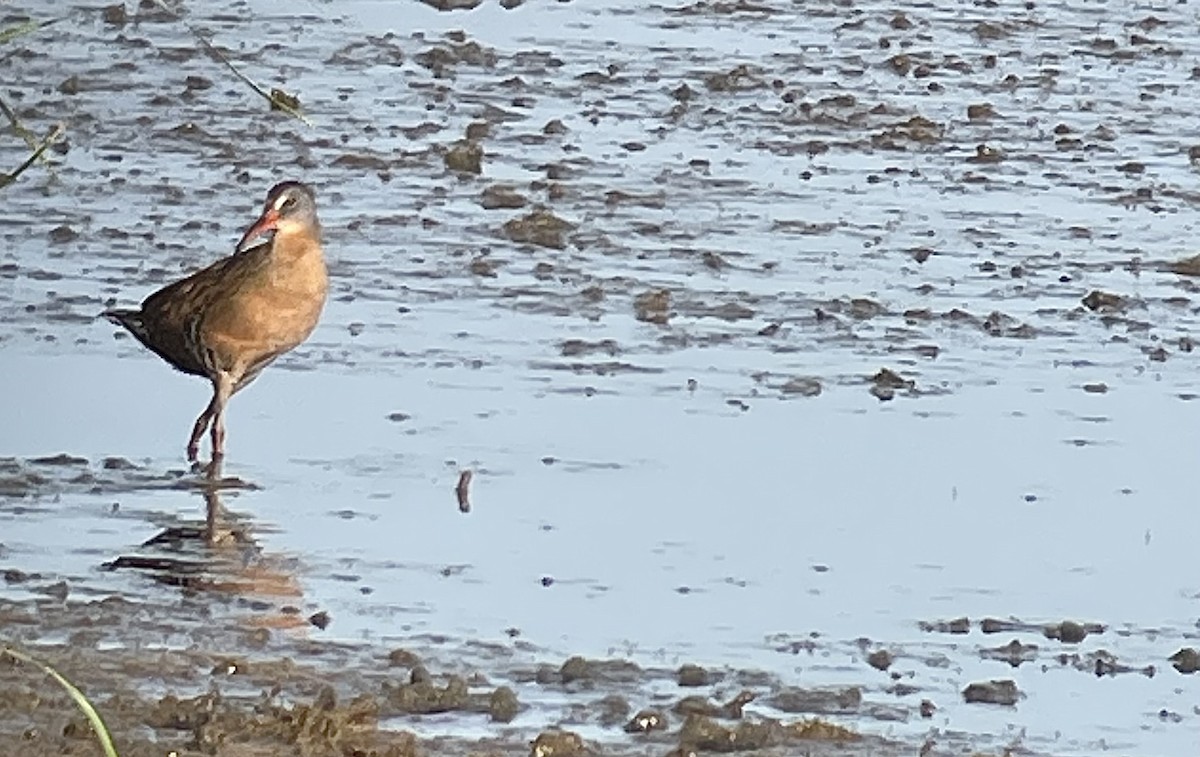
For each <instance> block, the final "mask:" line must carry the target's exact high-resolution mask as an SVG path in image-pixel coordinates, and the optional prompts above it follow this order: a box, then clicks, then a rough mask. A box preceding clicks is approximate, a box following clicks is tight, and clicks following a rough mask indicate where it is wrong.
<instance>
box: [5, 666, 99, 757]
mask: <svg viewBox="0 0 1200 757" xmlns="http://www.w3.org/2000/svg"><path fill="white" fill-rule="evenodd" d="M0 653H3V654H8V655H12V656H13V657H15V658H17V659H18V660H20V661H21V662H27V663H29V664H30V665H36V666H37V667H39V668H41V669H42V671H43V672H45V674H46V675H48V676H50V677H51V678H53V679H54V680H55V681H58V685H59V686H62V687H63V688H64V689H65V690H66V692H67V693H68V694H70V695H71V699H74V700H75V704H76V705H78V706H79V709H80V710H83V714H84V715H86V716H87V719H88V722H89V723H91V724H92V730H93V731H95V732H96V740H97V741H99V742H100V747H101V748H102V749H103V750H104V755H105V757H120V755H119V754H117V747H116V746H115V745H114V744H113V740H112V735H111V734H110V733H109V732H108V726H106V725H104V720H103V719H102V718H101V717H100V713H98V712H96V708H95V707H93V706H92V703H91V702H90V701H88V698H87V696H86V695H85V694H84V693H83V692H82V691H80V690H79V687H77V686H76V685H75V684H73V683H71V682H70V681H68V680H67V679H66V678H65V677H64V676H63V675H62V674H61V673H59V672H58V671H57V670H55V669H54V668H52V667H51V666H50V664H49V663H46V662H42V661H41V660H39V659H37V658H36V657H32V656H30V655H27V654H25V653H24V652H20V651H18V650H16V649H13V648H12V647H8V646H5V647H0Z"/></svg>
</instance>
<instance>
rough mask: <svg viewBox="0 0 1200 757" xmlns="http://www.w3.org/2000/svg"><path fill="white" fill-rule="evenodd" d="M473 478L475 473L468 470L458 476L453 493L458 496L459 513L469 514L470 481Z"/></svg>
mask: <svg viewBox="0 0 1200 757" xmlns="http://www.w3.org/2000/svg"><path fill="white" fill-rule="evenodd" d="M474 476H475V473H474V472H473V471H471V470H469V469H468V470H465V471H463V472H462V473H459V474H458V486H456V487H454V493H455V494H456V495H458V510H459V512H464V513H469V512H471V479H472V478H474Z"/></svg>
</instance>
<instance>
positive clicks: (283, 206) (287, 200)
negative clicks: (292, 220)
mask: <svg viewBox="0 0 1200 757" xmlns="http://www.w3.org/2000/svg"><path fill="white" fill-rule="evenodd" d="M294 207H296V198H295V197H292V196H291V195H288V196H286V197H284V198H282V199H281V200H280V201H279V202H277V203H276V204H275V209H276V210H278V211H279V212H280V213H286V212H288V211H289V210H291V209H292V208H294Z"/></svg>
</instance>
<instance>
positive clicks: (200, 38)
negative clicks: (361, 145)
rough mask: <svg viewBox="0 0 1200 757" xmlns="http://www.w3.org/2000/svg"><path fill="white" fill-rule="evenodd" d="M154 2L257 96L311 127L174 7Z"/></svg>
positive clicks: (299, 113)
mask: <svg viewBox="0 0 1200 757" xmlns="http://www.w3.org/2000/svg"><path fill="white" fill-rule="evenodd" d="M154 2H155V4H156V5H158V7H160V8H162V9H163V10H165V11H166V12H167V13H170V14H171V15H172V16H174V17H175V19H176V20H177V21H179V23H181V24H183V26H184V28H186V29H187V30H188V31H189V32H191V33H192V36H193V37H195V38H196V41H197V42H199V43H200V44H201V46H203V47H204V49H205V50H207V51H208V53H209V55H211V56H213V57H214V58H216V59H217V60H218V61H220V62H221V63H224V64H225V66H226V67H227V68H228V69H229V70H230V71H232V72H233V75H234V76H236V77H237V78H239V79H241V80H242V82H243V83H245V84H246V86H248V87H250V89H252V90H254V92H255V93H256V94H258V96H259V97H262V98H264V99H265V100H266V101H267V102H269V103H270V104H271V107H272V108H278V109H279V110H282V111H283V112H284V113H287V114H288V115H289V116H291V117H292V118H295V119H297V120H298V121H300V122H301V123H303V124H304V125H305V126H307V127H309V128H312V121H309V120H308V118H306V117H305V116H304V114H303V113H301V112H300V111H299V110H298V109H296V108H295V107H293V106H292V105H291V104H290V103H288V102H286V101H285V100H284V99H283V98H282V97H277V96H276V95H275V93H273V92H268V91H267V90H265V89H263V88H262V86H260V85H259V84H258V82H256V81H254V80H253V79H251V78H250V77H249V76H246V75H245V74H243V73H242V72H241V71H240V70H239V69H238V67H237V66H235V65H233V61H231V60H229V58H228V57H226V56H225V53H223V52H221V51H220V50H218V49H217V48H216V47H215V46H214V45H213V44H212V43H211V42H209V41H208V40H207V39H205V38H204V35H203V34H201V33H200V32H199V31H197V29H196V28H195V27H194V26H192V25H191V24H189V23H188V22H186V21H184V20H183V18H182V17H181V16H180V15H179V11H177V10H175V9H174V8H172V7H171V6H169V5H167V4H166V3H165V2H164V1H163V0H154Z"/></svg>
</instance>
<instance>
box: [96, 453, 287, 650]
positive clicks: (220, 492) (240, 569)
mask: <svg viewBox="0 0 1200 757" xmlns="http://www.w3.org/2000/svg"><path fill="white" fill-rule="evenodd" d="M193 486H194V488H195V490H196V491H197V492H198V493H199V494H200V495H201V497H202V498H203V500H204V521H203V523H201V522H199V521H196V522H194V523H189V522H187V521H182V522H180V523H178V524H177V525H172V526H168V527H166V528H164V529H163V530H162V531H161V532H159V533H158V534H156V535H155V536H153V537H151V538H150V539H148V540H146V541H145V542H143V543H142V545H141V550H139V552H140V554H134V555H122V556H120V557H118V558H117V559H115V560H113V561H112V562H109V563H107V564H106V565H105V566H104V567H105V568H107V569H110V570H118V569H125V570H136V571H141V572H143V573H144V574H145V575H147V576H148V577H150V578H152V579H153V580H155V581H157V582H158V583H161V584H166V585H169V586H175V587H178V588H179V589H180V590H181V591H182V592H183V593H184V594H185V595H187V596H189V597H192V598H211V599H212V600H213V601H214V602H231V603H233V605H234V606H233V608H232V609H233V610H234V611H235V612H237V611H239V610H244V611H245V612H246V613H247V615H246V617H244V618H242V620H243V621H244V622H245V623H246V624H247V625H250V626H254V627H265V628H297V627H303V626H307V625H308V624H309V623H310V620H308V619H306V618H305V615H304V613H302V612H301V602H302V601H303V591H302V589H301V586H300V581H299V579H298V578H297V573H298V572H299V569H300V565H299V563H298V561H297V560H296V559H294V558H291V557H288V556H286V555H283V554H280V553H271V552H268V551H266V550H264V549H263V547H262V546H261V545H260V544H259V542H258V540H257V539H256V538H255V537H254V534H253V526H254V524H253V522H252V521H251V520H250V518H249V517H248V516H246V515H245V514H240V513H234V512H231V511H230V510H228V509H227V508H226V506H225V501H224V497H225V495H226V494H227V493H228V494H232V495H233V496H234V497H237V496H241V495H244V494H245V493H247V492H249V491H252V490H253V489H256V488H257V487H255V486H254V485H252V484H248V483H247V482H245V481H243V480H242V479H239V478H226V477H224V476H223V475H222V470H221V465H220V463H219V462H214V463H212V464H210V465H208V466H205V468H204V470H203V474H202V477H200V478H198V479H195V480H194V482H193Z"/></svg>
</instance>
